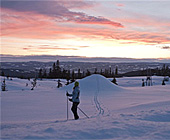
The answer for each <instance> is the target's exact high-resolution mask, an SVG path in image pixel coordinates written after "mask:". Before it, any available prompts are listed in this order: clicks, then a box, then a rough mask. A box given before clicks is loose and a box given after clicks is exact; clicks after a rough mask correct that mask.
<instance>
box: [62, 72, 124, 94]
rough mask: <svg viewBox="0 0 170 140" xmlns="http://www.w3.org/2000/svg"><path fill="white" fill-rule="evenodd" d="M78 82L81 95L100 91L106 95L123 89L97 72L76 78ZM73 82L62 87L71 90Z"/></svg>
mask: <svg viewBox="0 0 170 140" xmlns="http://www.w3.org/2000/svg"><path fill="white" fill-rule="evenodd" d="M78 82H79V84H80V90H81V93H82V94H83V95H88V96H89V94H91V93H96V92H98V93H100V94H101V95H108V94H113V93H117V92H118V91H123V90H124V89H123V87H120V86H117V85H115V84H113V83H112V82H111V81H110V80H108V79H106V78H105V77H104V76H102V75H99V74H93V75H91V76H88V77H86V78H84V79H81V80H78ZM73 86H74V83H72V84H70V85H68V86H65V87H63V88H62V89H63V90H68V91H70V92H71V91H72V88H73Z"/></svg>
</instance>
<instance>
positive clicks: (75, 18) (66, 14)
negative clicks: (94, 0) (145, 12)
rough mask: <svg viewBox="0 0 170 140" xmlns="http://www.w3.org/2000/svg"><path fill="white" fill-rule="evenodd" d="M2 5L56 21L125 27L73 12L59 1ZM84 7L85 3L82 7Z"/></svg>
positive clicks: (14, 2) (104, 19)
mask: <svg viewBox="0 0 170 140" xmlns="http://www.w3.org/2000/svg"><path fill="white" fill-rule="evenodd" d="M78 3H80V2H78ZM68 4H69V3H68ZM1 5H2V6H1V7H2V8H7V9H10V10H15V11H19V12H35V13H39V14H44V15H48V16H52V17H55V18H56V21H64V22H70V21H71V22H77V23H83V24H105V25H112V26H116V27H123V25H122V24H121V23H118V22H114V21H111V20H109V19H106V18H104V17H95V16H89V15H87V14H85V13H83V12H74V11H71V10H69V9H68V8H66V7H69V6H68V5H66V2H65V3H62V2H59V1H2V4H1ZM82 5H83V3H82V4H81V5H80V6H82ZM85 5H86V4H85Z"/></svg>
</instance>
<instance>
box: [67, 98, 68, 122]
mask: <svg viewBox="0 0 170 140" xmlns="http://www.w3.org/2000/svg"><path fill="white" fill-rule="evenodd" d="M67 121H68V96H67Z"/></svg>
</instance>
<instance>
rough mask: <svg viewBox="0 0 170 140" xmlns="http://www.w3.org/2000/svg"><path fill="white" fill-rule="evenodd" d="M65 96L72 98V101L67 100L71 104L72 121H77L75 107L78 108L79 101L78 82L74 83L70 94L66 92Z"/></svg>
mask: <svg viewBox="0 0 170 140" xmlns="http://www.w3.org/2000/svg"><path fill="white" fill-rule="evenodd" d="M66 95H67V96H69V97H71V96H72V99H69V101H71V102H73V104H72V107H71V111H72V112H73V114H74V119H75V120H77V119H79V116H78V114H77V107H78V105H79V103H80V100H79V96H80V90H79V82H77V81H76V82H75V83H74V87H73V92H72V94H69V93H68V92H67V93H66Z"/></svg>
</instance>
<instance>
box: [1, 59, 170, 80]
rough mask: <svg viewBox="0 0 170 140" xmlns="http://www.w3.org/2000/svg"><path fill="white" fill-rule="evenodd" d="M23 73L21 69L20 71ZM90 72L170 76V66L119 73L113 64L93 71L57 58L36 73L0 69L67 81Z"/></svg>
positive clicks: (116, 75) (2, 72) (108, 74)
mask: <svg viewBox="0 0 170 140" xmlns="http://www.w3.org/2000/svg"><path fill="white" fill-rule="evenodd" d="M21 73H23V71H21ZM91 74H101V75H103V76H105V77H107V78H116V77H122V76H152V75H157V76H170V68H169V66H168V65H165V64H163V65H162V67H160V68H158V67H157V68H152V69H151V68H146V69H144V68H143V69H142V70H136V71H134V70H133V71H130V72H126V73H119V67H118V66H115V68H114V69H113V68H111V67H109V68H105V69H97V68H94V71H92V70H89V69H86V70H84V69H83V70H82V69H80V68H79V69H77V70H74V69H65V68H64V67H61V66H60V61H59V60H57V61H56V62H54V63H52V65H51V67H50V68H39V70H38V71H37V73H36V74H34V76H33V75H31V76H29V75H27V74H22V75H20V76H13V75H12V72H11V73H7V74H6V72H4V70H1V76H11V77H19V78H40V79H43V78H48V79H67V80H68V81H69V80H71V81H72V82H73V81H75V79H81V78H84V77H86V76H89V75H91Z"/></svg>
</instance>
